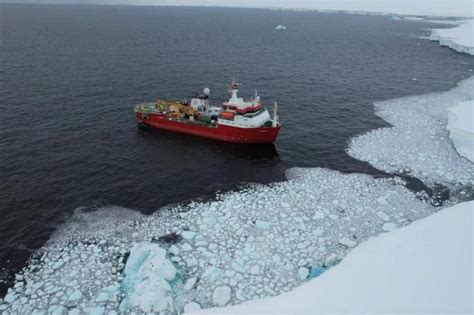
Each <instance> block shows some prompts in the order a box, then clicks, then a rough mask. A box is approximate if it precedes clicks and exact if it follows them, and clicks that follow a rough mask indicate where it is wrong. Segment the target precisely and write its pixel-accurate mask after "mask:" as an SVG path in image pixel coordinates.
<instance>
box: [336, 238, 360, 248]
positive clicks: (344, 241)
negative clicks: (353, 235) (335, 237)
mask: <svg viewBox="0 0 474 315" xmlns="http://www.w3.org/2000/svg"><path fill="white" fill-rule="evenodd" d="M339 244H341V245H344V246H347V247H349V248H352V247H355V246H356V245H357V242H356V241H353V240H350V239H348V238H347V237H343V238H341V239H340V240H339Z"/></svg>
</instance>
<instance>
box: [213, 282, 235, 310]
mask: <svg viewBox="0 0 474 315" xmlns="http://www.w3.org/2000/svg"><path fill="white" fill-rule="evenodd" d="M231 294H232V289H231V288H230V287H229V286H221V287H217V288H216V289H215V290H214V293H212V302H213V303H214V305H215V306H225V305H226V304H227V303H228V302H229V301H230V298H231Z"/></svg>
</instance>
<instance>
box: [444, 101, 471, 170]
mask: <svg viewBox="0 0 474 315" xmlns="http://www.w3.org/2000/svg"><path fill="white" fill-rule="evenodd" d="M447 128H448V130H449V137H450V138H451V140H452V141H453V144H454V146H455V147H456V151H458V153H459V154H460V155H462V156H464V157H466V158H468V159H469V160H471V161H472V162H474V100H470V101H465V102H460V103H458V104H457V105H456V106H453V107H450V108H448V127H447Z"/></svg>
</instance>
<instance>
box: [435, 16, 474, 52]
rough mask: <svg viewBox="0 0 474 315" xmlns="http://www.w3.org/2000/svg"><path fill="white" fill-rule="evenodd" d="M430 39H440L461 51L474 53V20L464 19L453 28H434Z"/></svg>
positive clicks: (444, 43)
mask: <svg viewBox="0 0 474 315" xmlns="http://www.w3.org/2000/svg"><path fill="white" fill-rule="evenodd" d="M430 40H432V41H439V44H440V45H441V46H447V47H449V48H451V49H454V50H456V51H457V52H460V53H466V54H469V55H474V20H466V21H462V22H461V23H460V24H459V25H458V26H456V27H453V28H443V29H433V30H432V31H431V36H430Z"/></svg>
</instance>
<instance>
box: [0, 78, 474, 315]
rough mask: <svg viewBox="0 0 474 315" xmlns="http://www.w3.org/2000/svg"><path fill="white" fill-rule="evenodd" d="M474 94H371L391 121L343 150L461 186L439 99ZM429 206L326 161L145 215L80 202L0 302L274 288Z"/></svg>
mask: <svg viewBox="0 0 474 315" xmlns="http://www.w3.org/2000/svg"><path fill="white" fill-rule="evenodd" d="M473 98H474V78H470V79H468V80H465V81H463V82H461V83H460V84H459V85H458V87H456V88H454V89H452V90H450V91H447V92H442V93H433V94H428V95H420V96H413V97H406V98H401V99H395V100H390V101H384V102H378V103H376V104H375V108H376V113H377V114H378V115H380V116H381V117H382V118H384V119H385V120H387V121H388V122H389V123H391V124H392V125H393V127H392V128H383V129H378V130H375V131H372V132H369V133H368V134H365V135H362V136H359V137H357V138H355V139H353V140H352V141H351V143H350V147H349V149H348V151H349V153H350V154H351V155H352V156H354V157H356V158H358V159H361V160H365V161H368V162H369V163H371V164H372V165H374V166H375V167H377V168H379V169H382V170H385V171H388V172H394V173H397V172H409V173H410V174H411V175H413V176H416V177H418V178H420V179H422V180H423V181H425V182H426V183H428V184H433V183H442V184H444V185H447V186H449V187H456V188H458V187H461V188H459V189H461V193H462V189H464V188H462V187H463V185H472V184H473V182H474V164H473V163H472V162H470V161H469V160H467V159H466V158H464V157H462V156H460V155H459V154H458V153H457V152H456V150H455V148H454V146H453V144H452V142H451V141H450V139H449V133H448V131H447V129H446V127H447V111H446V110H447V108H448V107H451V106H454V105H456V104H458V103H459V102H464V101H469V100H472V99H473ZM438 209H439V208H434V207H432V206H431V205H430V204H429V203H427V202H424V201H422V200H420V199H418V198H416V197H415V195H414V194H413V193H412V192H410V191H409V190H407V189H406V188H405V187H404V183H403V181H401V180H399V179H388V178H383V179H374V178H372V177H370V176H367V175H362V174H350V175H348V174H342V173H339V172H336V171H331V170H326V169H292V170H290V171H289V172H288V181H286V182H281V183H274V184H271V185H255V186H253V187H251V188H247V189H244V190H243V191H239V192H232V193H228V194H224V195H217V196H216V200H215V201H211V202H192V203H190V204H189V205H187V206H173V207H170V208H169V209H162V210H160V211H159V212H158V213H156V214H154V215H151V216H144V215H141V214H139V213H138V212H135V211H133V210H128V209H123V208H118V207H106V208H102V209H99V210H98V211H94V212H84V211H81V210H80V209H79V210H78V211H76V213H75V215H74V216H73V217H72V218H71V219H70V220H69V222H68V223H67V224H65V225H64V226H62V227H61V228H59V229H58V231H57V232H56V233H55V234H54V235H53V236H52V238H51V240H50V241H49V242H48V243H47V244H46V245H45V246H44V248H42V249H41V250H40V251H39V253H38V255H37V257H36V258H35V259H33V260H32V261H31V262H30V263H29V264H28V266H27V267H26V268H25V269H24V270H23V271H22V272H20V273H19V274H18V275H17V276H16V280H15V284H14V286H12V288H10V289H9V292H8V293H7V295H6V296H5V298H4V299H3V301H1V300H0V313H2V314H115V313H119V312H124V313H128V312H136V313H150V312H155V313H158V312H163V313H165V314H166V313H176V312H183V311H191V310H195V309H197V308H209V307H214V306H224V305H234V304H239V303H242V302H244V301H248V300H252V299H257V298H263V297H269V296H275V295H278V294H281V293H284V292H286V291H289V290H291V289H293V288H295V287H297V286H300V285H301V284H303V283H305V282H307V281H308V279H310V278H313V277H317V276H319V275H320V274H321V272H324V271H325V270H327V269H328V268H330V267H332V266H334V265H336V264H337V263H338V262H339V261H340V260H341V259H342V258H343V257H345V255H346V254H347V253H348V252H349V251H350V250H351V249H352V248H353V247H355V246H357V245H358V244H360V243H361V242H364V241H366V240H367V239H368V238H370V237H372V236H377V235H379V234H381V233H383V232H388V231H392V230H394V229H396V228H398V227H402V226H406V225H408V224H410V223H411V222H413V221H416V220H418V219H421V218H424V217H426V216H429V215H431V214H433V213H434V212H436V211H437V210H438ZM444 232H445V233H449V231H444ZM163 236H166V237H164V238H163ZM422 237H423V235H420V238H422ZM160 238H161V241H160V240H159V239H160ZM172 243H174V244H172ZM471 250H472V248H471ZM453 260H455V258H453ZM341 267H342V266H341ZM453 268H456V267H455V266H454V267H453ZM440 272H444V271H443V270H440ZM466 276H468V275H466ZM321 279H322V278H321Z"/></svg>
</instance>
